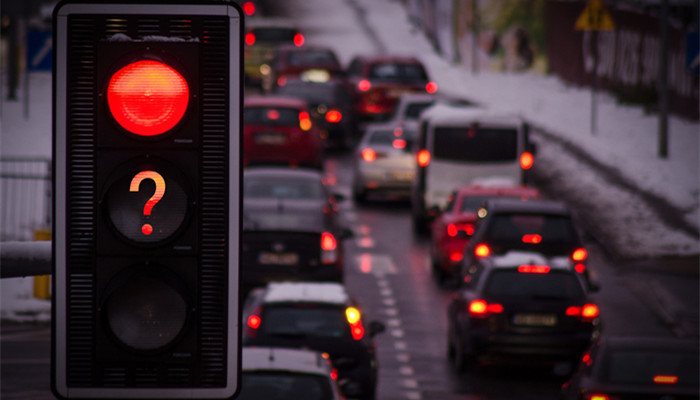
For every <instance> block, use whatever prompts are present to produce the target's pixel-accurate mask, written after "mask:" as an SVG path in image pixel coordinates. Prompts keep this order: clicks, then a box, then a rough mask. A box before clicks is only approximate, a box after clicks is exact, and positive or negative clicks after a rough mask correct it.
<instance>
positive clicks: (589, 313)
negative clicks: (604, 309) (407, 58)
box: [566, 304, 600, 322]
mask: <svg viewBox="0 0 700 400" xmlns="http://www.w3.org/2000/svg"><path fill="white" fill-rule="evenodd" d="M599 313H600V311H599V310H598V306H596V305H595V304H585V305H583V307H579V306H570V307H569V308H567V309H566V315H568V316H571V317H578V318H580V319H581V320H582V321H584V322H590V321H592V320H593V319H594V318H596V317H597V316H598V314H599Z"/></svg>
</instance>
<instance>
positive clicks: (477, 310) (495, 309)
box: [469, 299, 503, 318]
mask: <svg viewBox="0 0 700 400" xmlns="http://www.w3.org/2000/svg"><path fill="white" fill-rule="evenodd" d="M502 312H503V306H502V305H500V304H498V303H491V304H489V303H487V302H486V300H481V299H479V300H473V301H472V302H471V303H469V314H471V316H473V317H481V318H485V317H488V316H489V315H491V314H500V313H502Z"/></svg>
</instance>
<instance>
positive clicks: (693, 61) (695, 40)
mask: <svg viewBox="0 0 700 400" xmlns="http://www.w3.org/2000/svg"><path fill="white" fill-rule="evenodd" d="M685 65H686V66H687V67H688V69H689V70H690V72H691V73H693V74H700V34H698V32H691V33H689V34H688V35H687V36H686V38H685Z"/></svg>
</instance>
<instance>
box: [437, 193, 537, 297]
mask: <svg viewBox="0 0 700 400" xmlns="http://www.w3.org/2000/svg"><path fill="white" fill-rule="evenodd" d="M506 197H507V198H518V199H520V200H528V199H539V198H541V195H540V192H539V190H538V189H537V188H535V187H532V186H506V185H502V184H501V183H500V182H499V181H497V180H492V181H489V180H485V181H482V182H480V184H479V185H471V186H462V187H459V188H457V189H455V191H454V192H452V194H450V196H449V197H448V199H447V205H446V206H445V208H444V209H442V210H440V211H439V212H437V216H436V217H435V219H434V220H433V222H432V224H431V227H430V232H431V234H430V239H431V246H430V259H431V265H432V272H433V276H434V277H435V279H436V280H437V281H438V283H440V284H443V283H445V282H446V281H447V280H449V279H452V278H458V277H459V273H460V265H461V261H462V256H463V253H464V246H466V244H467V242H469V240H470V238H471V237H472V235H473V234H474V224H475V223H476V220H477V215H476V213H477V211H478V209H479V208H480V207H481V206H482V205H483V203H484V202H485V201H486V200H488V199H492V198H506Z"/></svg>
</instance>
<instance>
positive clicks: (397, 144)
mask: <svg viewBox="0 0 700 400" xmlns="http://www.w3.org/2000/svg"><path fill="white" fill-rule="evenodd" d="M391 145H392V146H393V147H394V148H395V149H404V148H406V141H405V140H403V139H394V141H393V142H391Z"/></svg>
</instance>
